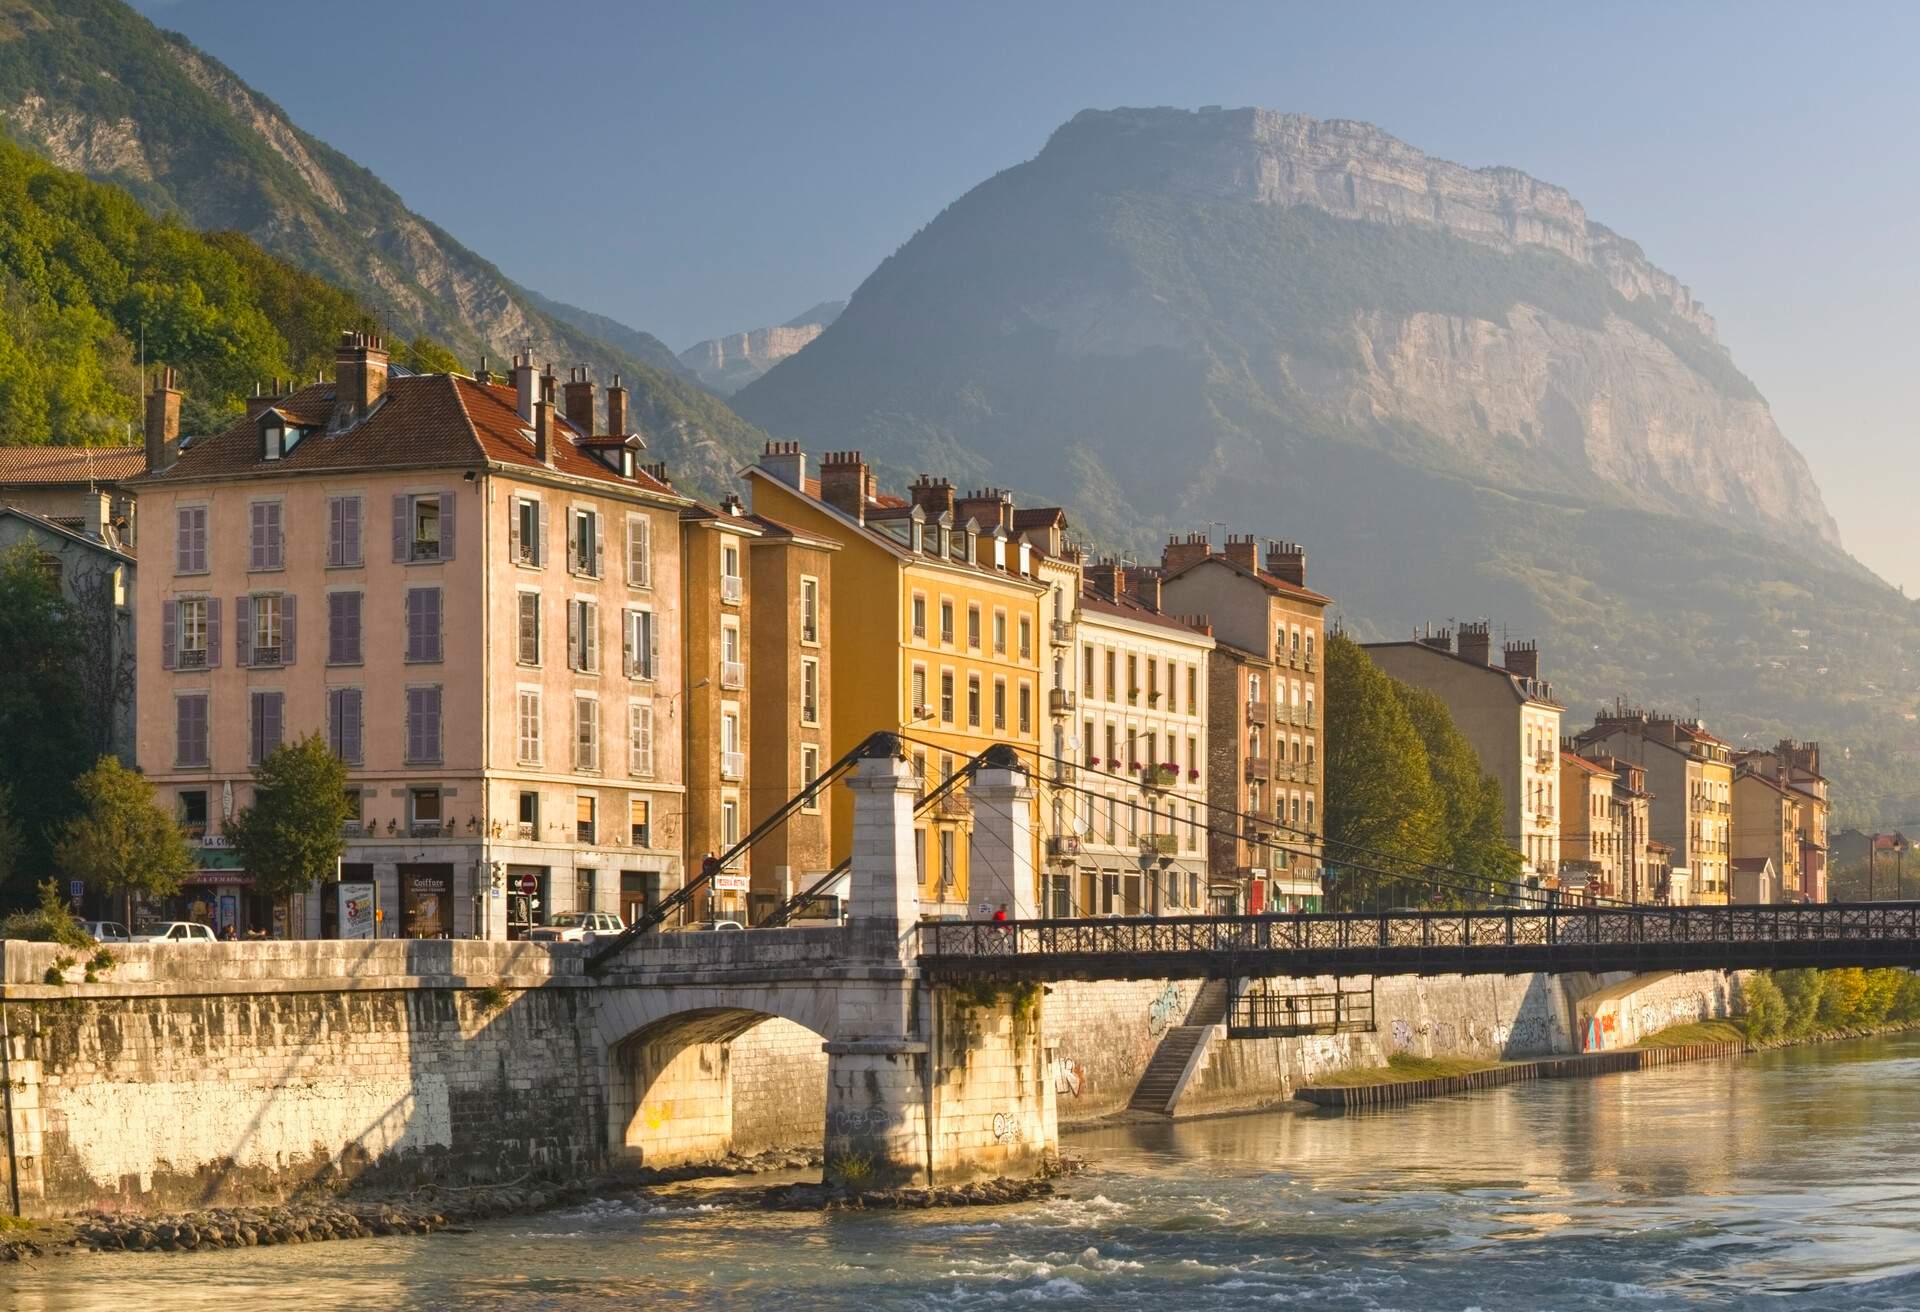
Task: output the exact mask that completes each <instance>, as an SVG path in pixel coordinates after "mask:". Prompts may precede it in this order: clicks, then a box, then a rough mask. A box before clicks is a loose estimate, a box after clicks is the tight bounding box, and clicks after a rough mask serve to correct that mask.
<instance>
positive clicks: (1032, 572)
mask: <svg viewBox="0 0 1920 1312" xmlns="http://www.w3.org/2000/svg"><path fill="white" fill-rule="evenodd" d="M746 477H747V480H748V482H749V485H750V486H751V488H752V495H753V503H754V510H755V511H756V512H757V513H760V514H764V515H767V516H770V517H771V518H773V519H776V520H779V521H780V522H782V523H785V524H791V525H793V526H794V527H795V528H797V529H799V530H800V531H802V532H804V533H808V534H811V535H815V536H818V537H822V538H825V539H828V540H830V541H832V542H835V543H837V544H839V547H840V550H839V552H838V553H837V554H836V555H835V556H834V559H833V589H834V595H835V597H837V598H838V599H839V608H838V612H837V615H836V618H835V622H834V659H833V667H832V671H831V673H830V675H829V679H830V683H831V688H832V697H833V705H834V714H833V726H832V751H833V755H834V757H835V758H836V759H837V758H838V757H839V756H841V755H844V754H845V753H846V752H848V751H851V750H852V749H853V748H854V746H856V745H857V744H858V743H859V742H860V741H861V740H862V739H864V738H865V737H866V736H867V735H868V734H871V733H874V732H875V731H877V730H886V731H890V732H894V733H899V734H902V735H904V736H905V737H906V738H907V739H908V740H909V741H908V743H907V751H908V754H909V756H910V758H911V759H912V761H913V763H914V765H915V768H916V769H917V770H918V771H919V772H920V775H921V778H922V779H924V780H925V781H926V783H925V786H926V787H927V788H933V787H936V786H937V785H938V784H939V783H940V782H941V781H942V780H943V779H944V778H945V777H946V776H948V775H950V774H951V773H952V772H953V771H954V770H956V769H957V768H959V767H960V766H961V765H963V764H965V763H966V761H967V760H968V759H969V758H971V757H973V756H976V755H978V754H979V753H980V752H982V751H985V750H986V749H987V748H988V747H990V746H992V745H993V744H995V743H1007V744H1010V745H1012V746H1014V747H1015V748H1016V749H1018V750H1020V751H1021V754H1022V757H1023V759H1024V760H1025V761H1027V762H1028V764H1029V765H1032V763H1033V762H1034V760H1035V753H1036V752H1037V750H1038V748H1039V745H1040V733H1041V721H1042V719H1043V718H1044V715H1045V712H1044V710H1043V709H1042V707H1041V705H1040V693H1041V665H1040V662H1041V659H1042V658H1041V645H1042V644H1043V642H1045V638H1044V637H1043V635H1042V632H1041V623H1040V622H1041V619H1042V614H1041V611H1042V599H1043V597H1044V596H1045V595H1046V594H1047V592H1048V585H1047V584H1046V583H1044V582H1043V581H1042V580H1041V578H1040V577H1039V560H1040V554H1039V553H1038V552H1037V551H1035V550H1034V548H1033V547H1032V546H1031V545H1030V544H1029V543H1028V542H1026V541H1024V540H1022V539H1020V538H1018V537H1016V536H1014V534H1013V532H1012V529H1011V525H1010V524H1009V523H1007V522H1006V517H1004V516H994V517H991V518H992V519H994V520H995V522H991V523H988V522H985V520H986V519H987V518H989V517H983V516H979V515H975V514H972V513H968V512H969V508H970V505H971V504H972V503H974V502H976V501H977V500H980V499H979V498H967V499H964V500H960V501H958V502H957V503H956V498H955V496H954V489H953V485H952V484H951V483H948V482H946V481H944V480H935V479H932V478H928V477H924V476H923V477H922V478H921V479H920V480H919V481H918V482H916V483H915V484H914V485H913V486H912V488H911V489H910V491H911V493H912V496H911V498H910V499H906V498H901V497H895V496H883V495H881V494H880V492H879V490H878V487H877V485H876V482H875V479H874V475H873V473H872V471H871V470H870V469H869V468H868V467H867V464H866V462H865V461H864V460H862V459H861V457H860V453H859V452H857V451H856V452H838V453H829V454H828V455H827V457H826V458H825V460H823V461H822V462H821V466H820V474H819V477H818V478H817V479H816V478H813V477H810V476H809V475H808V473H807V457H806V454H805V452H803V451H801V450H800V447H799V445H798V444H797V443H791V442H775V443H769V444H768V446H767V449H766V452H765V454H764V455H763V456H762V458H761V462H760V464H759V465H757V466H755V467H753V468H751V469H749V470H747V471H746ZM995 499H996V500H998V499H999V498H998V494H996V496H995ZM957 515H958V516H959V517H957ZM852 826H853V817H852V808H851V807H844V806H843V807H836V808H834V814H833V852H834V856H835V858H836V859H840V858H844V857H845V856H846V854H847V852H848V851H849V850H850V848H851V845H852ZM971 832H972V824H971V819H970V817H969V815H968V813H967V801H966V799H965V797H964V796H962V797H957V798H956V799H954V800H953V801H951V802H947V801H943V802H942V803H940V804H938V805H937V807H936V809H935V812H934V813H933V814H931V815H930V816H928V817H925V818H923V820H922V822H921V823H920V825H919V826H918V827H917V834H918V838H919V855H920V866H921V879H922V888H921V900H922V903H923V905H924V908H925V909H926V911H927V912H928V913H930V914H961V913H966V914H970V915H973V916H979V915H980V914H981V911H982V909H981V908H980V907H978V906H973V905H971V904H970V902H969V885H968V844H969V840H970V838H971ZM1036 832H1037V827H1036ZM1036 845H1037V840H1036ZM1036 855H1037V853H1036ZM1036 867H1037V862H1036ZM985 910H986V912H987V913H989V914H990V913H991V912H992V910H993V908H991V907H988V908H986V909H985Z"/></svg>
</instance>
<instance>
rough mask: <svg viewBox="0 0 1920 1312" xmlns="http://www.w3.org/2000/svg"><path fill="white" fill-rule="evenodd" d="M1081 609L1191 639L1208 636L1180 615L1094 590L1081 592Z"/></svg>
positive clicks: (1125, 597) (1134, 599) (1124, 597)
mask: <svg viewBox="0 0 1920 1312" xmlns="http://www.w3.org/2000/svg"><path fill="white" fill-rule="evenodd" d="M1080 609H1081V610H1090V611H1092V612H1094V613H1095V614H1096V615H1117V616H1120V617H1121V618H1123V619H1130V620H1138V621H1139V622H1140V623H1142V624H1152V625H1156V626H1157V627H1159V628H1163V629H1176V630H1178V631H1179V632H1180V633H1181V634H1183V635H1184V636H1186V637H1189V638H1201V637H1205V636H1207V635H1205V634H1203V633H1201V632H1200V630H1198V629H1196V628H1194V627H1193V625H1191V624H1189V623H1187V621H1185V620H1184V619H1182V618H1180V617H1179V616H1178V615H1168V614H1166V613H1165V612H1163V611H1157V610H1154V609H1153V608H1152V607H1151V606H1148V605H1146V604H1145V603H1144V602H1141V601H1139V600H1137V599H1136V598H1133V597H1128V596H1122V597H1119V598H1115V597H1113V596H1112V595H1110V594H1108V593H1105V592H1101V591H1099V590H1097V589H1094V588H1082V589H1081V590H1080Z"/></svg>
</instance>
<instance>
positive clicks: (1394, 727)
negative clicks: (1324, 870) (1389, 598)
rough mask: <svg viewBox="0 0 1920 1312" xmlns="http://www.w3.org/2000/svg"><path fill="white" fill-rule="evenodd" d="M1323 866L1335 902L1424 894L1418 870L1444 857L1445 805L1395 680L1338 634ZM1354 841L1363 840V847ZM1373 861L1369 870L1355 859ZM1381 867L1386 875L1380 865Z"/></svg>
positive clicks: (1330, 664)
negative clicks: (1328, 872)
mask: <svg viewBox="0 0 1920 1312" xmlns="http://www.w3.org/2000/svg"><path fill="white" fill-rule="evenodd" d="M1326 689H1327V693H1326V706H1327V730H1326V790H1327V805H1326V837H1327V839H1328V844H1329V846H1328V851H1327V864H1328V865H1329V866H1330V867H1332V868H1333V869H1334V870H1335V871H1336V876H1335V880H1334V886H1333V888H1332V890H1331V892H1332V896H1333V900H1334V902H1335V903H1336V904H1337V905H1339V906H1344V907H1353V906H1359V905H1361V904H1362V903H1371V902H1372V901H1373V899H1374V897H1375V896H1376V895H1377V896H1379V897H1380V898H1382V899H1384V900H1386V901H1387V902H1389V903H1391V902H1404V901H1407V900H1409V899H1417V900H1419V901H1421V902H1426V901H1428V900H1429V896H1430V895H1429V893H1428V891H1427V887H1426V886H1425V885H1422V884H1420V883H1419V882H1418V881H1417V880H1416V878H1415V876H1416V875H1417V873H1418V870H1419V867H1421V866H1424V865H1427V864H1429V863H1431V862H1434V861H1437V860H1439V859H1441V858H1443V857H1444V856H1445V855H1446V852H1445V846H1444V843H1443V842H1442V834H1443V832H1444V828H1445V820H1444V816H1445V807H1444V804H1443V803H1442V801H1441V799H1440V795H1439V791H1438V790H1437V789H1436V788H1435V787H1434V783H1433V776H1432V774H1431V773H1430V772H1429V771H1428V768H1427V754H1426V749H1425V747H1424V746H1423V744H1422V743H1421V741H1420V734H1419V731H1418V730H1416V729H1415V727H1414V724H1413V720H1412V717H1410V716H1409V715H1408V714H1407V708H1406V706H1405V704H1404V703H1402V701H1401V700H1400V698H1399V696H1398V695H1397V694H1396V693H1395V691H1394V682H1393V680H1392V679H1390V678H1388V677H1387V675H1386V674H1385V673H1384V672H1383V671H1382V670H1381V669H1380V667H1379V666H1377V665H1375V664H1374V663H1373V660H1372V658H1371V657H1369V656H1368V655H1367V654H1366V652H1364V651H1363V650H1361V648H1360V646H1359V644H1358V643H1356V642H1354V641H1353V640H1352V639H1350V638H1348V637H1346V636H1345V635H1344V634H1334V635H1333V636H1332V637H1331V638H1329V639H1328V641H1327V644H1326ZM1345 844H1351V845H1354V846H1355V847H1359V848H1365V849H1367V851H1365V852H1360V851H1355V850H1353V848H1352V847H1348V846H1343V845H1345ZM1362 865H1364V866H1371V867H1374V870H1373V871H1366V870H1361V869H1358V868H1357V867H1358V866H1362ZM1382 871H1384V872H1385V873H1384V874H1382V873H1379V872H1382Z"/></svg>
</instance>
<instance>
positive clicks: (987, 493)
mask: <svg viewBox="0 0 1920 1312" xmlns="http://www.w3.org/2000/svg"><path fill="white" fill-rule="evenodd" d="M953 518H954V520H955V521H956V522H957V523H961V524H964V523H966V522H967V521H968V520H969V519H971V520H975V521H977V522H978V523H979V525H980V531H981V532H983V533H984V532H986V531H988V530H989V529H991V528H993V527H994V526H995V525H996V524H997V525H1000V526H1001V527H1003V528H1005V529H1006V530H1007V531H1008V532H1012V531H1013V493H1011V492H1008V491H1006V490H1005V489H1003V488H997V487H983V488H980V489H978V490H977V491H973V492H969V493H967V494H966V495H965V496H963V497H961V498H960V499H959V500H958V501H956V502H955V503H954V510H953Z"/></svg>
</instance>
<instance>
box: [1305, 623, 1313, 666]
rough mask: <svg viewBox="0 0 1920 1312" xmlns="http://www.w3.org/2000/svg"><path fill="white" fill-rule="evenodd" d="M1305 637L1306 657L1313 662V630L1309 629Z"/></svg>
mask: <svg viewBox="0 0 1920 1312" xmlns="http://www.w3.org/2000/svg"><path fill="white" fill-rule="evenodd" d="M1305 636H1306V643H1307V648H1306V656H1307V659H1308V660H1312V659H1313V630H1312V629H1308V630H1307V632H1306V635H1305Z"/></svg>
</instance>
